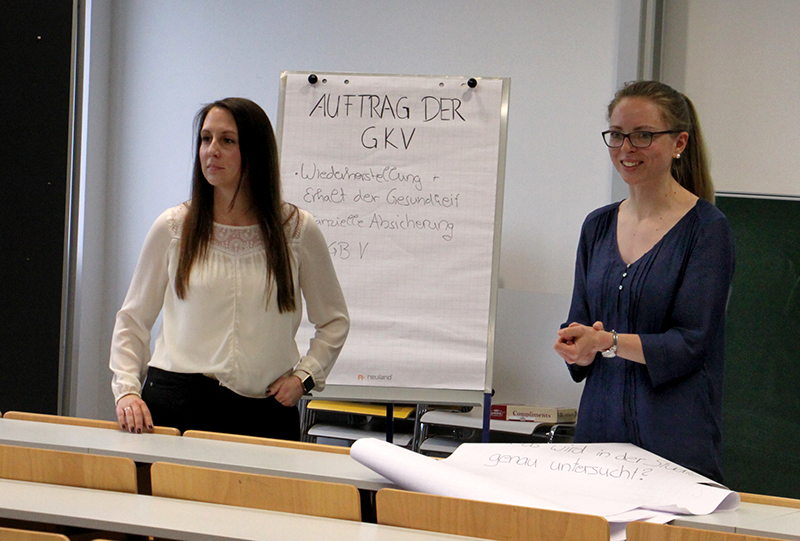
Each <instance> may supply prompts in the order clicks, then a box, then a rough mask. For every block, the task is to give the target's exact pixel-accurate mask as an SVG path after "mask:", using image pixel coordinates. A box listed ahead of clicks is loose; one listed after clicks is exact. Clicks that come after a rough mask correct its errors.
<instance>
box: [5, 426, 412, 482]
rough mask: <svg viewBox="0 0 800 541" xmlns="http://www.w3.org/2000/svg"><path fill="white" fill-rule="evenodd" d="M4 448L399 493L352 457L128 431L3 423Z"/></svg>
mask: <svg viewBox="0 0 800 541" xmlns="http://www.w3.org/2000/svg"><path fill="white" fill-rule="evenodd" d="M0 444H4V445H19V446H24V447H39V448H44V449H56V450H60V451H72V452H78V453H89V454H98V455H111V456H122V457H127V458H130V459H132V460H133V461H135V462H140V463H147V464H152V463H154V462H174V463H178V464H187V465H191V466H202V467H206V468H217V469H227V470H234V471H241V472H247V473H258V474H263V475H275V476H280V477H292V478H297V479H310V480H313V481H327V482H330V483H343V484H349V485H353V486H355V487H356V488H359V489H361V490H366V491H377V490H380V489H382V488H397V486H396V485H395V484H394V483H392V482H391V481H389V480H388V479H386V478H385V477H383V476H381V475H379V474H377V473H375V472H374V471H372V470H371V469H369V468H367V467H366V466H364V465H362V464H360V463H359V462H356V461H355V460H353V459H352V458H351V457H350V455H346V454H339V453H325V452H322V451H306V450H301V449H290V448H285V447H273V446H269V445H252V444H246V443H234V442H227V441H218V440H206V439H201V438H184V437H182V436H165V435H161V434H130V433H128V432H125V431H123V430H108V429H104V428H89V427H82V426H70V425H60V424H55V423H42V422H36V421H20V420H16V419H1V418H0Z"/></svg>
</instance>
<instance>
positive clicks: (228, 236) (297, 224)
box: [169, 204, 304, 255]
mask: <svg viewBox="0 0 800 541" xmlns="http://www.w3.org/2000/svg"><path fill="white" fill-rule="evenodd" d="M171 210H172V212H171V213H170V217H169V222H170V228H171V229H172V234H173V235H174V237H175V238H177V239H180V237H181V233H182V230H183V223H184V220H185V218H186V212H187V211H188V207H187V206H186V205H185V204H184V205H178V206H177V207H173V208H172V209H171ZM287 210H288V209H287ZM303 219H304V218H303V213H302V212H299V211H298V212H297V213H296V214H295V215H294V216H293V217H292V219H291V220H289V223H287V224H286V236H287V238H288V240H289V242H293V241H297V240H298V239H299V238H300V233H301V231H302V229H303ZM210 247H211V248H214V249H216V250H220V251H221V252H224V253H226V254H231V255H242V254H246V253H250V252H255V251H258V250H263V249H264V242H263V239H262V238H261V228H260V227H259V226H258V225H248V226H233V225H222V224H217V223H215V224H214V232H213V234H212V236H211V243H210Z"/></svg>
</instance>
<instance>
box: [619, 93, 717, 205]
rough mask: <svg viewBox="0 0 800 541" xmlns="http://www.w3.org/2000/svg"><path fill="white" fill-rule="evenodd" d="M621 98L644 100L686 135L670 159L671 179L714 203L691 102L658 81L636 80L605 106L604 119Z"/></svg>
mask: <svg viewBox="0 0 800 541" xmlns="http://www.w3.org/2000/svg"><path fill="white" fill-rule="evenodd" d="M623 98H646V99H648V100H650V101H652V102H653V103H655V104H656V105H657V106H658V108H659V109H660V110H661V114H662V115H663V118H664V121H665V122H666V123H667V125H668V126H669V129H671V130H680V131H685V132H686V133H688V134H689V140H688V141H687V142H686V148H685V149H684V150H683V152H681V157H680V158H675V159H673V160H672V176H673V178H674V179H675V180H676V181H678V183H679V184H680V185H681V186H683V187H684V188H686V189H687V190H689V191H690V192H692V193H693V194H695V195H696V196H697V197H699V198H701V199H706V200H708V201H710V202H712V203H713V202H714V184H713V182H712V181H711V174H710V173H709V170H708V153H707V152H706V144H705V141H704V140H703V133H702V131H701V130H700V121H699V120H698V119H697V111H695V108H694V104H693V103H692V101H691V100H690V99H689V98H687V97H686V96H684V95H683V94H681V93H680V92H678V91H677V90H675V89H674V88H672V87H671V86H668V85H665V84H664V83H661V82H658V81H636V82H633V83H628V84H626V85H625V86H624V87H622V88H621V89H620V90H619V91H618V92H617V94H616V95H615V96H614V99H613V100H611V103H609V104H608V117H609V118H611V114H612V113H613V112H614V109H615V108H616V106H617V105H618V104H619V102H620V101H621V100H622V99H623Z"/></svg>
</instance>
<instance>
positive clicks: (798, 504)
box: [739, 492, 800, 509]
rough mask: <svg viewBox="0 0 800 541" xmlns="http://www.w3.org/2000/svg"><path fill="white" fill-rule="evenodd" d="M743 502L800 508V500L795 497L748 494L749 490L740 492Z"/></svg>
mask: <svg viewBox="0 0 800 541" xmlns="http://www.w3.org/2000/svg"><path fill="white" fill-rule="evenodd" d="M739 496H741V498H742V501H743V502H747V503H760V504H762V505H774V506H776V507H794V508H796V509H800V500H795V499H794V498H782V497H780V496H766V495H763V494H748V493H747V492H740V493H739Z"/></svg>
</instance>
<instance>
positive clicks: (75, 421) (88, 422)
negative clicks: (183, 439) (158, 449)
mask: <svg viewBox="0 0 800 541" xmlns="http://www.w3.org/2000/svg"><path fill="white" fill-rule="evenodd" d="M3 418H4V419H18V420H20V421H39V422H42V423H55V424H61V425H72V426H88V427H92V428H108V429H111V430H122V429H121V428H120V427H119V423H117V422H116V421H105V420H101V419H84V418H82V417H66V416H63V415H48V414H46V413H28V412H24V411H7V412H6V413H5V415H3ZM153 432H154V433H156V434H166V435H169V436H180V435H181V431H180V430H178V429H177V428H172V427H167V426H155V427H153Z"/></svg>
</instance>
